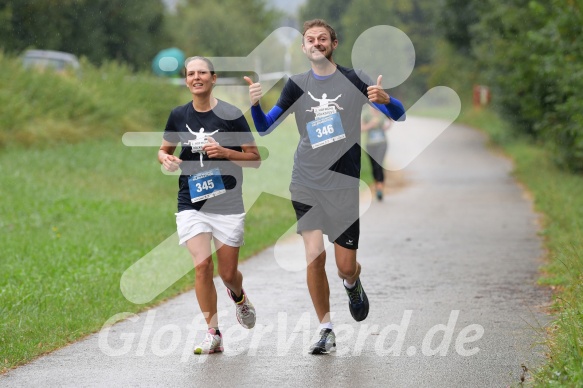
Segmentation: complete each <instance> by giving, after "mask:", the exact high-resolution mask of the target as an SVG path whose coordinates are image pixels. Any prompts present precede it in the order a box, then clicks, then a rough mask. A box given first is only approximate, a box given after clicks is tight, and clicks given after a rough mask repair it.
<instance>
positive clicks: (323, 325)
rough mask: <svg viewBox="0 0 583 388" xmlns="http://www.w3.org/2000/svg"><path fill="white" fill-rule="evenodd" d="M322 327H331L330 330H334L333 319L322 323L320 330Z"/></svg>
mask: <svg viewBox="0 0 583 388" xmlns="http://www.w3.org/2000/svg"><path fill="white" fill-rule="evenodd" d="M322 329H330V330H332V329H333V326H332V321H330V322H324V323H320V327H319V328H318V330H322Z"/></svg>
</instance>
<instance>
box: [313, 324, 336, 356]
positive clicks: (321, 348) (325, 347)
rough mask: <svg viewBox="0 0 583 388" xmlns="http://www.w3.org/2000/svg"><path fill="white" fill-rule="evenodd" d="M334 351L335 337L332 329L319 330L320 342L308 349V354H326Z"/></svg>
mask: <svg viewBox="0 0 583 388" xmlns="http://www.w3.org/2000/svg"><path fill="white" fill-rule="evenodd" d="M335 350H336V335H334V332H333V331H332V329H322V330H320V340H319V341H318V342H316V343H315V344H313V345H312V346H311V347H310V351H309V353H310V354H328V353H330V352H334V351H335Z"/></svg>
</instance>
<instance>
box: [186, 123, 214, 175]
mask: <svg viewBox="0 0 583 388" xmlns="http://www.w3.org/2000/svg"><path fill="white" fill-rule="evenodd" d="M186 129H188V132H190V133H192V134H193V135H194V137H195V138H194V139H193V140H189V141H185V142H184V144H185V145H187V146H189V147H190V148H191V151H192V153H195V152H198V153H199V154H200V166H201V167H204V164H203V163H202V155H204V154H206V152H204V150H203V149H202V148H203V147H204V145H205V144H207V143H208V142H209V141H208V138H209V137H211V136H212V135H214V134H215V133H217V132H219V130H218V129H217V130H216V131H214V132H211V133H204V128H201V129H199V131H198V132H194V131H193V130H192V129H190V127H189V126H188V124H186Z"/></svg>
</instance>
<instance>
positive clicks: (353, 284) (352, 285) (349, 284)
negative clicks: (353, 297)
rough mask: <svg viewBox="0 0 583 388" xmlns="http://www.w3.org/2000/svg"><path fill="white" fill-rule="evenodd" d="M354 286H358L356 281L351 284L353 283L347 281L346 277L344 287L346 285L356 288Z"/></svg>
mask: <svg viewBox="0 0 583 388" xmlns="http://www.w3.org/2000/svg"><path fill="white" fill-rule="evenodd" d="M354 286H356V282H354V283H352V284H351V283H348V282H347V281H346V279H344V287H346V288H354Z"/></svg>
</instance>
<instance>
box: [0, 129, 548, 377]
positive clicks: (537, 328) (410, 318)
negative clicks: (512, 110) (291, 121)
mask: <svg viewBox="0 0 583 388" xmlns="http://www.w3.org/2000/svg"><path fill="white" fill-rule="evenodd" d="M436 123H437V122H436V121H435V120H429V119H417V118H409V119H408V121H407V122H406V123H403V124H399V125H407V126H409V127H410V128H412V129H414V128H419V127H425V128H429V127H431V126H432V125H436ZM511 168H512V166H511V163H510V162H509V161H508V160H507V159H505V158H503V157H501V156H498V155H495V154H494V153H492V152H491V151H489V150H488V149H487V147H486V146H485V137H484V136H483V135H482V134H480V133H479V132H477V131H475V130H472V129H469V128H465V127H462V126H451V127H450V128H448V129H447V130H446V131H445V132H444V133H442V134H441V135H440V136H439V137H438V138H437V140H436V141H435V142H433V143H432V144H431V145H430V147H429V148H428V149H427V150H425V151H424V152H423V153H422V154H421V155H420V156H419V157H417V158H416V159H415V160H414V162H413V163H411V164H410V165H409V166H408V167H407V168H406V169H405V170H404V171H403V172H401V173H400V174H390V175H389V178H390V179H393V177H397V176H401V177H405V180H406V184H405V185H404V186H403V187H402V188H399V189H398V190H393V189H392V188H391V187H392V186H394V185H389V190H388V191H389V193H388V195H387V196H386V198H385V200H384V201H383V202H382V203H378V202H373V203H372V204H371V207H370V209H369V211H367V212H366V213H365V214H364V216H363V217H362V220H361V242H360V245H361V249H359V251H358V256H359V261H360V262H361V263H362V266H363V271H362V274H361V279H362V283H363V286H364V288H365V290H366V291H367V294H368V297H369V300H370V303H371V309H370V314H369V316H368V318H367V319H366V320H365V321H364V322H362V323H356V322H354V321H353V320H352V318H351V317H350V314H349V312H348V307H347V297H346V295H345V293H344V290H343V288H342V284H341V281H340V280H339V279H338V278H337V276H336V270H335V265H334V260H333V259H332V258H333V255H332V254H331V252H329V256H328V257H329V260H328V264H327V267H328V276H329V280H330V284H331V301H332V311H333V313H334V317H333V320H334V324H335V331H336V333H337V342H338V351H337V352H336V354H334V355H329V356H311V355H308V354H307V348H308V347H309V345H310V343H312V342H313V339H314V336H315V334H316V332H317V319H316V315H315V313H314V311H313V309H312V307H311V302H310V300H309V295H308V292H307V289H306V286H305V272H304V271H303V270H299V271H291V270H290V269H291V268H295V267H301V265H299V264H301V262H302V254H303V253H302V252H303V248H302V245H301V242H300V241H299V240H298V239H296V238H290V239H288V240H286V242H285V243H281V244H279V245H277V246H276V248H275V249H274V248H270V249H267V250H266V251H264V252H262V253H261V254H259V255H257V256H256V257H253V258H252V259H250V260H248V261H247V262H245V263H243V264H242V265H241V268H240V269H241V271H242V273H243V275H244V277H245V284H244V285H245V289H246V291H247V293H248V295H249V297H250V299H251V301H252V302H253V303H254V304H255V307H256V309H257V314H258V320H257V325H256V327H255V328H254V329H253V330H251V331H247V330H244V329H242V328H241V327H240V326H239V325H238V324H237V321H236V318H235V315H234V307H233V305H232V302H231V301H230V299H228V297H227V295H226V293H225V292H224V286H222V284H221V282H220V280H218V279H217V280H216V284H217V288H218V290H219V311H220V314H221V315H220V317H221V318H220V322H221V330H222V332H223V334H224V342H225V348H226V349H225V352H224V353H223V354H216V355H211V356H195V355H193V354H192V349H193V347H194V344H195V343H196V342H198V341H200V340H201V339H202V337H203V335H204V325H203V324H202V322H203V320H202V319H201V316H200V314H199V312H198V307H197V304H196V300H195V296H194V293H193V292H189V293H186V294H183V295H180V296H179V297H177V298H175V299H173V300H171V301H169V302H167V303H166V304H164V305H161V306H159V307H156V308H155V309H152V310H149V311H147V312H144V313H143V314H140V315H137V316H133V317H131V318H130V319H128V320H125V321H123V322H120V323H118V324H116V325H114V326H113V327H111V328H110V329H107V330H102V331H101V332H100V333H97V334H95V335H93V336H90V337H88V338H86V339H85V340H83V341H81V342H78V343H75V344H72V345H70V346H68V347H66V348H64V349H61V350H59V351H56V352H54V353H52V354H50V355H48V356H45V357H42V358H40V359H38V360H36V361H34V362H32V363H30V364H28V365H25V366H23V367H20V368H17V369H15V370H12V371H10V372H9V373H7V374H6V375H4V376H2V377H0V386H1V387H36V386H49V387H54V386H60V387H69V386H70V387H73V386H74V387H78V386H90V387H91V386H108V387H121V386H123V387H133V386H140V387H148V386H152V387H154V386H156V387H158V386H172V387H186V386H210V385H212V386H217V387H221V386H225V387H231V386H249V387H256V386H265V387H267V386H274V385H278V386H293V387H296V386H299V387H309V386H320V387H343V386H347V387H360V386H363V387H374V386H395V387H407V386H410V387H422V386H426V387H461V386H464V387H465V386H480V387H504V386H509V385H512V384H517V383H519V382H520V378H521V376H522V375H523V368H522V366H521V365H525V366H526V367H527V368H532V367H533V366H535V365H536V364H537V363H539V362H541V360H542V352H541V348H540V346H537V344H538V343H539V342H540V341H541V340H542V339H543V335H542V332H543V330H542V326H543V325H544V324H545V323H546V322H547V321H548V317H547V316H546V315H545V314H544V312H543V311H544V306H545V305H546V304H547V303H548V301H549V294H548V292H547V291H546V290H544V289H542V288H540V287H537V286H536V284H535V282H536V278H537V269H538V267H539V266H540V265H541V264H542V256H543V250H542V247H541V241H540V239H539V238H538V237H537V216H536V215H535V214H534V212H533V210H532V206H531V203H530V201H529V200H528V199H527V197H526V196H525V194H524V193H523V190H522V189H521V188H520V187H519V185H518V184H517V183H516V182H515V181H514V179H513V178H512V177H511V175H510V173H511ZM526 377H527V378H528V374H527V375H526Z"/></svg>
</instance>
